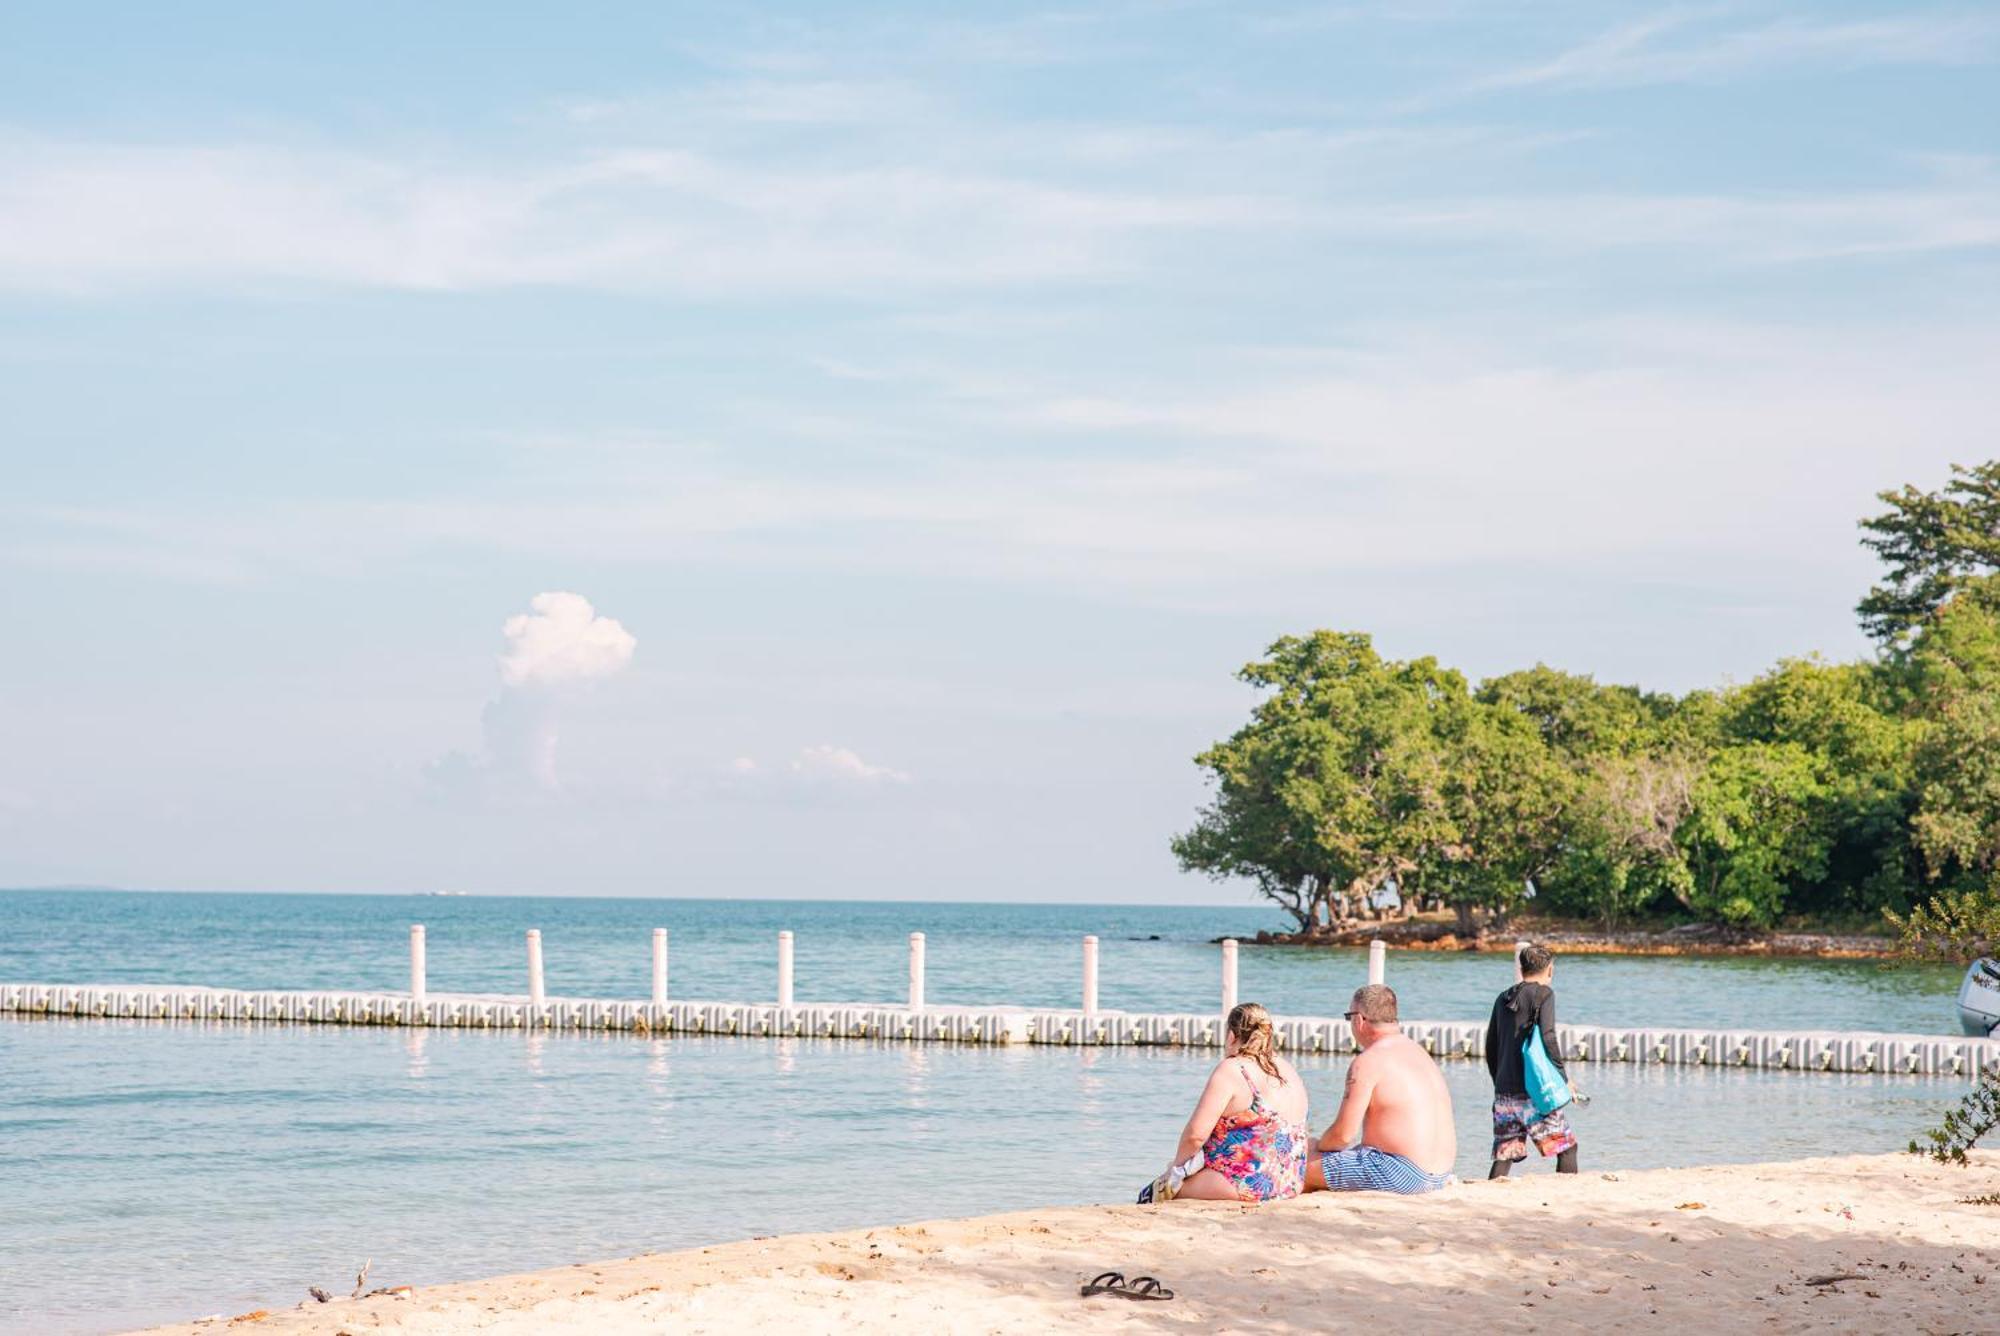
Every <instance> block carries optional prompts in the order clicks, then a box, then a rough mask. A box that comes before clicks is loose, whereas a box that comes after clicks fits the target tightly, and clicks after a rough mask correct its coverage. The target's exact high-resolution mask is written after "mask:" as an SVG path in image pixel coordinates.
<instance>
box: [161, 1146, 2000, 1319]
mask: <svg viewBox="0 0 2000 1336" xmlns="http://www.w3.org/2000/svg"><path fill="white" fill-rule="evenodd" d="M1996 1190H2000V1153H1981V1154H1979V1155H1978V1156H1977V1157H1976V1161H1975V1163H1974V1165H1973V1166H1972V1167H1971V1168H1969V1169H1948V1168H1944V1167H1942V1166H1938V1165H1933V1164H1930V1163H1928V1162H1924V1161H1920V1160H1918V1159H1917V1158H1916V1157H1914V1156H1909V1155H1873V1156H1847V1157H1840V1158H1829V1159H1817V1160H1804V1161H1797V1162H1793V1163H1783V1164H1763V1165H1721V1166H1714V1167H1707V1168H1697V1169H1674V1170H1655V1171H1650V1172H1642V1173H1618V1172H1609V1173H1607V1172H1602V1171H1597V1172H1586V1173H1583V1174H1581V1175H1579V1176H1577V1177H1576V1178H1574V1179H1559V1178H1557V1177H1556V1176H1555V1175H1553V1174H1551V1173H1549V1172H1548V1171H1547V1169H1546V1166H1543V1165H1539V1164H1537V1165H1534V1166H1532V1167H1531V1168H1530V1169H1529V1171H1528V1172H1527V1173H1526V1174H1525V1175H1524V1176H1522V1177H1520V1178H1517V1179H1515V1180H1512V1181H1508V1182H1501V1183H1485V1182H1477V1183H1465V1184H1460V1185H1457V1186H1455V1187H1453V1188H1451V1189H1449V1190H1448V1191H1446V1192H1444V1193H1442V1194H1439V1195H1437V1196H1434V1197H1430V1198H1398V1197H1390V1196H1383V1195H1380V1194H1372V1193H1371V1194H1364V1195H1342V1196H1331V1195H1317V1196H1313V1197H1307V1198H1303V1199H1300V1200H1297V1201H1292V1202H1284V1203H1279V1204H1276V1205H1271V1206H1263V1207H1242V1206H1235V1205H1230V1204H1220V1203H1217V1204H1207V1203H1200V1204H1196V1203H1175V1204H1173V1205H1170V1206H1167V1207H1164V1208H1140V1207H1130V1206H1098V1207H1067V1208H1062V1209H1053V1210H1045V1211H1023V1212H1016V1213H1013V1214H1008V1215H995V1216H987V1217H983V1218H978V1219H970V1220H951V1221H931V1222H927V1223H923V1224H911V1225H901V1226H889V1227H883V1228H879V1229H862V1230H851V1231H848V1232H844V1233H837V1234H818V1235H794V1236H787V1237H780V1238H768V1239H756V1240H750V1241H746V1242H741V1243H732V1244H726V1245H720V1246H716V1247H710V1248H697V1249H689V1250H686V1251H682V1252H673V1253H658V1254H648V1255H643V1256H639V1257H633V1258H627V1259H624V1260H620V1261H606V1262H580V1263H578V1264H576V1265H574V1266H568V1267H562V1268H558V1269H555V1270H548V1271H538V1272H532V1273H528V1274H525V1275H516V1276H502V1277H497V1278H494V1279H491V1280H481V1281H472V1282H466V1283H460V1284H450V1285H435V1286H426V1287H423V1288H420V1289H416V1290H412V1291H407V1292H402V1293H397V1294H393V1295H379V1296H376V1297H373V1298H365V1299H359V1300H349V1299H335V1300H333V1301H332V1302H330V1303H325V1304H322V1303H318V1302H315V1301H312V1300H307V1301H306V1302H305V1304H304V1305H302V1306H301V1307H298V1308H288V1309H282V1310H274V1311H271V1312H268V1313H260V1314H254V1315H248V1314H225V1315H222V1316H220V1317H217V1318H211V1319H207V1320H203V1321H197V1322H192V1323H187V1324H183V1325H178V1326H172V1327H164V1328H158V1329H156V1330H159V1331H163V1332H173V1333H187V1334H188V1336H194V1334H196V1333H205V1334H208V1336H213V1333H216V1332H220V1331H238V1330H245V1329H254V1330H258V1331H283V1332H324V1333H338V1332H350V1333H355V1334H356V1336H359V1334H360V1333H364V1332H375V1331H395V1332H410V1333H442V1332H493V1333H531V1332H546V1331H592V1332H628V1331H630V1332H637V1331H655V1330H673V1331H679V1332H711V1331H713V1332H724V1331H729V1332H735V1331H744V1330H773V1331H776V1330H782V1331H785V1332H787V1333H791V1334H792V1336H797V1334H798V1333H804V1332H820V1331H843V1330H908V1331H951V1332H996V1331H1000V1332H1008V1331H1042V1330H1050V1329H1054V1330H1085V1329H1103V1328H1104V1327H1105V1326H1106V1325H1107V1324H1112V1325H1119V1326H1126V1327H1132V1328H1135V1329H1147V1330H1190V1331H1207V1330H1213V1331H1252V1330H1307V1329H1319V1330H1323V1329H1327V1328H1329V1327H1333V1326H1336V1325H1337V1326H1339V1327H1341V1328H1345V1329H1367V1328H1369V1327H1371V1326H1375V1325H1378V1324H1379V1326H1380V1327H1381V1329H1383V1330H1399V1331H1412V1330H1444V1329H1446V1328H1454V1329H1467V1328H1470V1329H1472V1330H1496V1329H1497V1330H1526V1329H1529V1328H1531V1327H1533V1328H1537V1329H1541V1330H1562V1331H1567V1330H1584V1329H1598V1330H1605V1329H1612V1328H1619V1329H1627V1330H1666V1329H1668V1328H1675V1327H1678V1328H1681V1329H1683V1330H1689V1331H1693V1330H1701V1331H1718V1330H1719V1331H1797V1330H1807V1329H1818V1328H1832V1327H1854V1328H1864V1327H1865V1328H1871V1329H1894V1330H1898V1331H1910V1332H1926V1333H1929V1332H1969V1331H1995V1330H2000V1279H1996V1276H1995V1272H1996V1270H2000V1205H1980V1204H1975V1203H1969V1202H1966V1201H1964V1200H1963V1199H1965V1198H1968V1197H1975V1196H1980V1195H1984V1194H1988V1193H1993V1192H1995V1191H1996ZM1107 1269H1116V1270H1121V1271H1123V1272H1125V1273H1126V1274H1127V1275H1128V1276H1135V1275H1140V1274H1147V1275H1153V1276H1157V1277H1159V1278H1160V1279H1161V1280H1162V1281H1163V1282H1164V1283H1165V1284H1166V1285H1168V1286H1170V1287H1171V1288H1173V1289H1174V1290H1175V1291H1176V1293H1177V1297H1176V1298H1175V1299H1174V1300H1172V1301H1171V1302H1164V1303H1139V1302H1134V1301H1131V1300H1125V1299H1118V1298H1093V1299H1082V1298H1079V1297H1078V1294H1077V1287H1078V1285H1079V1284H1080V1283H1081V1282H1083V1281H1085V1280H1087V1279H1089V1278H1090V1277H1091V1276H1092V1275H1093V1274H1094V1273H1096V1272H1099V1271H1103V1270H1107ZM1830 1277H1839V1279H1829V1278H1830ZM376 1279H378V1280H379V1281H380V1283H382V1284H385V1285H394V1284H396V1279H395V1277H393V1276H385V1277H379V1278H376ZM372 1283H375V1282H374V1281H371V1284H372Z"/></svg>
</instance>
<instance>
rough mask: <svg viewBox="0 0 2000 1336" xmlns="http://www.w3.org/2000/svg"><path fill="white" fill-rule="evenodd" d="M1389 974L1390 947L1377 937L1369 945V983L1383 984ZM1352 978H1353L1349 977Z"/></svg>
mask: <svg viewBox="0 0 2000 1336" xmlns="http://www.w3.org/2000/svg"><path fill="white" fill-rule="evenodd" d="M1388 973H1389V947H1388V944H1387V943H1385V942H1384V941H1383V940H1382V939H1381V938H1379V937H1377V938H1376V939H1375V940H1374V941H1372V942H1370V943H1368V982H1370V983H1381V982H1382V981H1383V979H1384V978H1385V977H1386V976H1387V975H1388ZM1349 977H1352V976H1349Z"/></svg>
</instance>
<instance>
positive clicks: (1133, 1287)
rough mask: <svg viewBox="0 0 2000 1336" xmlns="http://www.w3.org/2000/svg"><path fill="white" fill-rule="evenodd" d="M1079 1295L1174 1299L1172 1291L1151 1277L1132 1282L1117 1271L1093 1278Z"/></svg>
mask: <svg viewBox="0 0 2000 1336" xmlns="http://www.w3.org/2000/svg"><path fill="white" fill-rule="evenodd" d="M1079 1293H1081V1294H1082V1295H1083V1297H1084V1298H1086V1299H1088V1298H1091V1297H1092V1296H1094V1295H1099V1294H1115V1295H1117V1296H1118V1297H1119V1298H1121V1299H1161V1300H1165V1299H1171V1298H1173V1297H1174V1292H1173V1291H1172V1290H1170V1289H1167V1288H1166V1287H1165V1286H1163V1285H1161V1284H1160V1282H1159V1281H1157V1280H1154V1279H1153V1278H1152V1277H1151V1276H1134V1277H1133V1278H1132V1279H1131V1280H1126V1279H1125V1277H1124V1275H1123V1274H1121V1273H1120V1272H1117V1271H1106V1272H1103V1273H1102V1274H1100V1275H1098V1276H1096V1277H1094V1278H1092V1280H1091V1282H1090V1283H1089V1284H1088V1285H1085V1286H1084V1287H1083V1289H1082V1290H1080V1291H1079Z"/></svg>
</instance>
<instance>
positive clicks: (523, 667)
mask: <svg viewBox="0 0 2000 1336" xmlns="http://www.w3.org/2000/svg"><path fill="white" fill-rule="evenodd" d="M529 606H530V607H532V608H533V609H534V611H533V612H523V613H517V614H516V615H514V616H512V617H509V618H508V619H507V622H506V625H504V626H503V627H501V632H502V633H503V634H504V635H505V636H506V637H507V649H506V652H505V653H503V654H502V655H501V656H500V680H501V681H502V682H504V683H506V684H507V685H508V686H510V687H528V686H559V685H562V684H564V683H569V682H586V681H590V680H592V679H594V678H600V677H610V676H611V675H612V674H613V673H616V672H618V671H619V670H620V669H622V668H624V667H625V665H626V664H628V663H630V662H632V651H633V650H634V649H636V648H637V647H638V644H639V642H638V640H637V639H635V638H634V637H633V635H632V633H631V632H630V631H627V630H626V629H625V628H624V627H623V626H622V625H620V624H619V623H618V622H617V621H616V620H615V619H614V618H610V617H600V616H598V615H597V610H596V609H595V608H593V607H591V606H590V600H589V599H587V598H585V597H584V596H583V595H581V594H568V593H560V592H557V593H547V594H537V595H535V597H534V600H533V601H532V602H531V603H530V604H529Z"/></svg>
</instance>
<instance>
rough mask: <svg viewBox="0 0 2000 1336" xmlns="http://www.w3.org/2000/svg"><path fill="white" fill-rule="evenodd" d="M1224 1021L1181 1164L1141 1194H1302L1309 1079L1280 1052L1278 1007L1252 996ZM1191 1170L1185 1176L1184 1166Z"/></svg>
mask: <svg viewBox="0 0 2000 1336" xmlns="http://www.w3.org/2000/svg"><path fill="white" fill-rule="evenodd" d="M1224 1029H1225V1031H1226V1034H1225V1036H1224V1039H1223V1059H1222V1061H1221V1062H1219V1063H1217V1064H1216V1067H1215V1070H1214V1071H1213V1072H1210V1073H1209V1076H1208V1084H1207V1085H1206V1086H1204V1087H1203V1088H1202V1092H1201V1098H1200V1099H1199V1100H1197V1101H1196V1102H1195V1106H1194V1115H1193V1116H1192V1117H1191V1118H1189V1119H1188V1124H1187V1129H1186V1130H1185V1131H1183V1132H1182V1133H1181V1141H1180V1145H1179V1146H1178V1147H1176V1148H1175V1151H1174V1159H1173V1164H1172V1165H1171V1166H1169V1168H1168V1170H1167V1172H1166V1173H1164V1174H1162V1175H1160V1177H1159V1178H1158V1179H1156V1180H1154V1181H1153V1182H1152V1183H1150V1184H1148V1185H1147V1186H1146V1188H1145V1190H1144V1191H1142V1192H1141V1193H1140V1194H1139V1200H1140V1201H1141V1202H1155V1201H1166V1200H1169V1199H1170V1198H1173V1197H1196V1198H1200V1199H1202V1200H1205V1201H1272V1200H1275V1199H1276V1198H1279V1197H1296V1196H1298V1195H1299V1192H1300V1190H1301V1188H1302V1187H1303V1185H1304V1182H1305V1173H1306V1148H1307V1147H1308V1146H1310V1145H1311V1144H1312V1134H1311V1133H1310V1132H1308V1131H1307V1130H1306V1083H1305V1082H1304V1081H1303V1080H1302V1079H1300V1077H1299V1074H1298V1071H1297V1070H1296V1069H1295V1068H1293V1066H1292V1064H1291V1063H1289V1062H1286V1061H1285V1060H1284V1059H1283V1058H1281V1057H1279V1056H1278V1055H1277V1052H1276V1048H1277V1044H1276V1041H1275V1039H1274V1038H1273V1036H1272V1034H1271V1013H1270V1012H1268V1011H1266V1010H1264V1008H1262V1007H1260V1006H1258V1005H1257V1004H1256V1003H1255V1002H1245V1003H1243V1004H1242V1005H1241V1006H1239V1007H1237V1008H1235V1009H1234V1010H1232V1011H1231V1012H1230V1013H1229V1019H1228V1021H1227V1022H1226V1023H1225V1026H1224ZM1197 1162H1198V1163H1199V1167H1198V1168H1194V1167H1193V1166H1194V1165H1195V1164H1196V1163H1197ZM1189 1170H1191V1172H1187V1173H1186V1175H1185V1178H1183V1176H1182V1173H1181V1172H1180V1171H1189Z"/></svg>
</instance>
